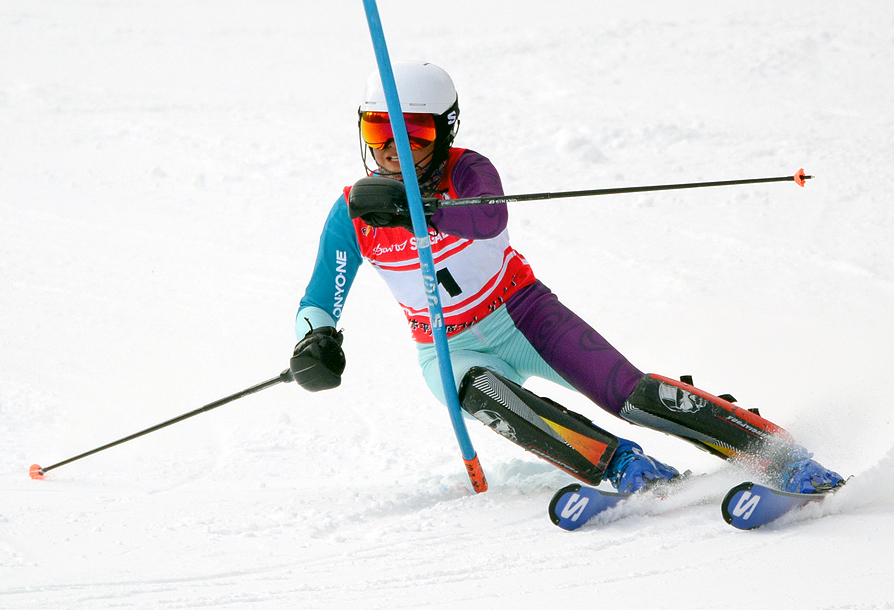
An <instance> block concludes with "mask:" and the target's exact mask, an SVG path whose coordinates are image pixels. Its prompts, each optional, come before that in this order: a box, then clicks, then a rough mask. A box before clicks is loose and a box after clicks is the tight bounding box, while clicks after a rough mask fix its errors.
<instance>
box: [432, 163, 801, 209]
mask: <svg viewBox="0 0 894 610" xmlns="http://www.w3.org/2000/svg"><path fill="white" fill-rule="evenodd" d="M811 178H813V176H808V175H806V174H805V173H804V169H803V168H802V169H799V170H798V171H797V172H795V175H794V176H778V177H775V178H747V179H744V180H720V181H715V182H687V183H683V184H658V185H655V186H622V187H619V188H608V189H592V190H584V191H563V192H558V193H530V194H527V195H501V196H495V197H467V198H462V199H444V200H442V201H439V202H438V207H442V208H452V207H460V206H466V205H486V204H497V203H515V202H518V201H539V200H542V199H562V198H565V197H594V196H596V195H620V194H623V193H645V192H649V191H672V190H676V189H694V188H703V187H708V186H733V185H736V184H758V183H761V182H790V181H794V182H795V184H797V185H798V186H801V187H803V186H804V182H805V180H810V179H811Z"/></svg>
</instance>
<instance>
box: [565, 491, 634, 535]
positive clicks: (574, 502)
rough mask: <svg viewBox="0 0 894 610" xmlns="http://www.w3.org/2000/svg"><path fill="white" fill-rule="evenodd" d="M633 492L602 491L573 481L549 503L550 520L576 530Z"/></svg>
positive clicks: (566, 528) (567, 528)
mask: <svg viewBox="0 0 894 610" xmlns="http://www.w3.org/2000/svg"><path fill="white" fill-rule="evenodd" d="M631 495H633V494H629V493H618V492H615V491H602V490H599V489H596V488H594V487H586V486H584V485H580V484H578V483H572V484H571V485H568V486H566V487H563V488H562V489H560V490H559V491H557V492H556V493H555V495H554V496H553V499H552V501H551V502H550V503H549V518H550V520H551V521H552V522H553V523H555V524H556V525H558V526H559V527H561V528H562V529H565V530H569V531H570V530H576V529H577V528H579V527H580V526H582V525H583V524H584V523H586V522H587V521H589V520H590V519H592V518H593V517H595V516H596V515H598V514H599V513H601V512H604V511H607V510H608V509H610V508H612V507H614V506H617V505H618V503H619V502H621V501H623V500H625V499H626V498H629V497H630V496H631Z"/></svg>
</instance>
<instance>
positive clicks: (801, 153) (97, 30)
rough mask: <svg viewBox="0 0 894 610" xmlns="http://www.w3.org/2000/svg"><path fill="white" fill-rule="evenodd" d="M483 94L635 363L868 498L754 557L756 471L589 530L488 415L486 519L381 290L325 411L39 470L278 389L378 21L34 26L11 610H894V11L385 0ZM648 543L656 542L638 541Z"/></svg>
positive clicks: (9, 187)
mask: <svg viewBox="0 0 894 610" xmlns="http://www.w3.org/2000/svg"><path fill="white" fill-rule="evenodd" d="M380 10H381V14H382V20H383V24H384V27H385V31H386V35H387V36H388V43H389V48H390V50H391V55H392V57H393V58H395V59H398V58H401V59H409V58H415V59H425V60H429V61H433V62H435V63H438V64H439V65H441V66H443V67H444V68H446V69H447V70H448V71H449V72H450V73H451V74H452V75H453V77H454V80H455V81H456V83H457V86H458V88H459V90H460V100H461V104H462V110H463V114H462V128H461V130H460V136H459V140H458V143H459V144H460V145H462V146H465V147H469V148H473V149H476V150H479V151H480V152H482V153H483V154H485V155H487V156H489V157H490V158H491V159H492V160H493V161H494V162H495V164H496V165H497V167H498V168H500V171H501V173H502V176H503V179H504V184H505V187H506V191H507V192H508V193H526V192H540V191H557V190H572V189H589V188H601V187H614V186H628V185H633V184H661V183H670V182H690V181H698V180H722V179H734V178H749V177H765V176H778V175H790V174H793V173H794V172H795V171H796V170H797V169H798V168H799V167H804V168H805V169H806V170H807V172H808V173H810V174H813V175H815V176H816V177H815V179H813V180H812V181H810V182H809V183H808V185H807V187H806V188H804V189H800V188H798V187H797V186H795V185H794V184H764V185H754V186H747V187H731V188H718V189H701V190H693V191H671V192H662V193H652V194H646V195H624V196H616V197H604V198H590V199H569V200H562V201H554V202H530V203H520V204H516V205H514V206H513V207H512V218H511V225H510V229H511V232H512V234H513V238H514V243H515V245H516V247H517V248H518V249H519V250H520V251H521V252H523V253H524V254H525V255H526V257H527V258H528V259H529V260H530V261H531V262H532V264H533V265H534V268H535V270H536V272H537V273H538V275H539V276H540V277H541V278H542V279H543V280H544V281H545V283H546V284H547V285H549V286H550V287H551V288H552V289H553V290H554V291H556V292H557V293H558V294H559V295H560V297H561V298H562V299H563V300H564V301H565V302H566V303H567V304H569V305H570V306H571V307H572V308H573V309H575V310H576V311H578V312H579V313H581V314H582V315H583V316H584V317H585V318H587V319H588V320H589V321H590V322H591V323H592V324H593V325H594V326H595V327H596V328H597V329H599V330H600V331H601V332H603V334H605V335H606V336H607V337H608V338H609V339H610V340H611V341H612V342H613V343H614V344H615V345H617V346H618V347H619V348H620V349H621V350H622V351H623V352H624V353H625V354H627V355H628V357H630V358H631V360H632V361H633V362H634V363H636V364H637V365H638V366H639V367H640V368H643V369H645V370H648V371H654V372H658V373H662V374H666V375H670V376H677V375H681V374H693V375H694V376H695V380H696V383H697V384H698V385H700V386H701V387H703V388H705V389H706V390H709V391H713V392H715V393H722V392H732V393H733V394H735V395H736V396H737V397H738V398H739V399H740V401H741V402H742V404H744V405H745V406H749V407H753V406H758V407H760V408H761V410H762V413H763V414H764V415H765V416H767V417H769V418H770V419H772V420H774V421H775V422H777V423H779V424H781V425H783V426H784V427H786V428H787V429H788V430H790V431H791V432H792V433H793V434H795V436H796V437H797V439H798V440H799V441H800V442H802V443H803V444H805V445H807V446H809V447H810V448H811V449H812V450H813V451H814V452H815V453H816V455H817V458H818V459H819V460H820V461H822V462H823V463H825V464H828V465H830V466H832V467H834V468H836V469H838V470H840V471H841V472H842V473H843V474H846V475H855V477H856V478H855V479H854V480H853V481H852V482H851V483H850V484H849V485H848V486H847V487H846V488H845V489H844V490H843V491H842V492H841V493H840V494H839V495H837V496H836V497H834V498H832V499H830V500H828V501H827V502H825V503H824V504H822V505H820V506H814V507H812V508H811V509H810V511H812V512H808V513H801V514H799V515H797V516H796V517H794V518H792V519H788V522H787V523H785V524H783V525H780V526H773V527H769V528H766V529H764V530H760V531H756V532H748V533H746V532H740V531H737V530H734V529H732V528H730V527H729V526H727V525H726V524H724V523H723V521H722V520H721V517H720V511H719V508H718V501H719V499H720V498H721V497H722V495H723V493H724V491H725V490H726V489H727V488H728V487H729V486H731V485H732V484H734V483H737V482H739V481H741V480H743V479H746V478H748V476H747V474H745V473H743V472H741V471H738V470H736V469H735V468H734V467H732V466H729V465H726V464H724V463H722V462H720V461H719V460H717V459H715V458H712V457H711V456H709V455H707V454H705V453H702V452H700V451H698V450H696V449H695V448H693V447H690V446H689V445H687V444H686V443H683V442H681V441H678V440H676V439H673V438H670V437H667V436H664V435H661V434H658V433H654V432H651V431H649V430H643V429H637V428H633V427H631V426H629V425H627V424H625V423H623V422H619V421H617V420H614V419H613V418H611V417H610V416H608V415H606V414H605V413H603V412H601V411H599V410H598V409H597V408H595V407H594V406H593V405H591V404H589V403H588V402H587V401H586V400H584V399H582V398H581V397H579V396H576V395H574V394H571V393H569V392H566V391H565V390H563V389H561V388H557V387H555V386H550V385H549V384H546V383H545V382H532V383H531V384H530V387H531V388H532V389H533V390H535V391H537V392H540V393H542V394H544V395H547V396H550V397H552V398H554V399H556V400H559V401H560V402H563V403H564V404H566V405H567V406H568V407H570V408H572V409H575V410H578V411H581V412H583V413H585V414H587V415H588V416H590V417H593V418H594V419H595V421H596V422H597V423H598V424H600V425H603V426H605V427H607V428H609V429H612V430H614V431H616V432H618V433H619V434H622V435H627V436H631V437H633V438H635V439H637V440H639V441H640V442H641V443H642V444H644V445H645V446H646V449H647V450H648V451H649V452H650V453H652V454H654V455H656V456H657V457H659V458H660V459H663V460H666V461H668V462H671V463H672V464H674V465H676V466H677V467H679V468H688V469H692V470H693V471H695V472H706V473H709V476H708V477H706V478H705V479H704V480H703V481H700V482H699V484H698V485H696V486H694V487H693V488H692V489H690V490H689V491H687V492H685V493H682V494H680V495H679V496H675V497H674V498H672V499H668V500H666V501H664V502H657V501H652V502H639V503H633V504H631V505H630V506H628V507H627V508H625V509H624V511H622V512H623V513H624V514H623V515H612V516H611V519H608V520H606V522H603V523H599V524H596V525H594V526H590V527H587V528H586V529H583V530H579V531H577V532H575V533H567V532H564V531H562V530H559V529H558V528H556V527H554V526H553V525H552V524H551V523H550V522H549V520H548V518H547V514H546V510H547V505H548V503H549V499H550V497H551V495H552V492H553V491H554V490H556V489H558V488H560V487H562V486H564V485H565V484H567V483H568V482H570V481H571V479H570V477H569V476H568V475H565V474H564V473H561V472H558V471H556V470H555V469H553V468H552V467H550V466H549V465H547V464H545V463H543V462H541V461H538V460H537V459H535V458H534V457H533V456H531V455H530V454H527V453H525V452H523V451H521V450H520V449H518V448H516V447H515V446H513V445H511V444H510V443H507V442H505V441H504V440H503V439H501V438H499V437H497V436H496V435H494V434H493V433H491V432H490V431H489V430H487V429H486V428H484V427H483V426H479V425H477V424H476V425H470V433H471V435H472V440H473V442H474V444H475V446H476V448H477V450H478V453H479V456H480V458H481V462H482V464H483V466H484V469H485V471H486V473H487V476H488V478H489V481H490V485H491V489H490V491H488V492H487V493H485V494H481V495H475V494H473V493H472V492H471V490H470V488H469V486H468V481H467V478H466V475H465V473H464V471H463V468H462V462H461V459H460V455H459V450H458V448H457V446H456V442H455V440H454V437H453V432H452V429H451V427H450V423H449V420H448V417H447V414H446V412H445V410H444V408H443V407H442V406H440V405H439V404H438V403H437V402H436V401H435V400H434V399H433V398H431V397H430V396H429V394H428V392H427V390H426V388H425V386H424V384H423V382H422V379H421V376H420V375H419V373H418V370H417V368H418V367H417V365H416V363H415V350H414V348H413V346H412V343H411V341H410V339H409V336H408V333H407V331H406V328H405V325H404V322H403V319H402V314H401V312H400V311H399V309H398V307H397V306H396V305H395V304H394V303H393V301H392V300H391V297H390V296H389V294H388V291H387V289H386V288H385V287H384V285H383V284H382V283H381V281H380V280H379V279H378V278H377V277H376V276H375V274H374V273H373V272H372V271H371V269H370V268H369V267H366V268H364V269H363V270H362V272H361V273H360V275H359V277H358V280H357V283H356V285H355V289H354V291H353V292H352V294H351V298H350V300H349V302H348V308H347V310H346V313H345V317H344V319H343V324H342V325H343V327H344V329H345V337H346V339H345V349H346V353H347V358H348V368H347V371H346V375H345V379H344V383H343V385H342V387H341V388H340V389H338V390H336V391H332V392H323V393H319V394H309V393H306V392H303V391H301V390H300V389H299V388H297V387H295V386H294V385H292V384H289V385H277V386H276V387H274V388H271V389H267V390H265V391H263V392H261V393H259V394H256V395H254V396H252V397H248V398H244V399H242V400H240V401H238V402H235V403H232V404H230V405H227V406H225V407H221V408H219V409H217V410H215V411H212V412H210V413H205V414H202V415H200V416H198V417H195V418H192V419H190V420H188V421H185V422H182V423H179V424H177V425H176V426H172V427H170V428H168V429H166V430H163V431H160V432H156V433H154V434H152V435H149V436H146V437H144V438H141V439H138V440H135V441H132V442H130V443H127V444H125V445H122V446H119V447H116V448H114V449H110V450H108V451H106V452H103V453H100V454H97V455H94V456H91V457H89V458H85V459H83V460H80V461H78V462H75V463H72V464H69V465H67V466H64V467H61V468H59V469H58V470H54V471H52V472H51V473H49V475H48V478H47V480H45V481H33V480H31V479H29V478H28V476H27V471H28V467H29V466H30V465H31V464H32V463H35V462H37V463H40V464H42V465H44V466H48V465H50V464H52V463H55V462H58V461H61V460H63V459H65V458H68V457H71V456H73V455H77V454H79V453H81V452H83V451H86V450H88V449H91V448H93V447H96V446H99V445H102V444H104V443H106V442H109V441H112V440H115V439H117V438H120V437H123V436H126V435H128V434H130V433H132V432H136V431H138V430H142V429H143V428H146V427H149V426H151V425H154V424H156V423H158V422H161V421H164V420H167V419H169V418H171V417H174V416H177V415H179V414H181V413H185V412H187V411H190V410H193V409H195V408H197V407H200V406H201V405H204V404H206V403H209V402H211V401H213V400H216V399H217V398H220V397H223V396H226V395H229V394H231V393H233V392H237V391H239V390H241V389H243V388H246V387H249V386H252V385H254V384H256V383H259V382H261V381H264V380H267V379H270V378H273V377H275V376H276V375H278V374H279V372H280V371H281V370H283V369H284V368H285V367H286V366H287V360H288V356H289V355H290V353H291V348H292V346H293V345H294V341H295V338H294V335H293V330H292V324H293V317H294V313H295V310H296V308H297V303H298V299H299V298H300V296H301V294H302V293H303V289H304V285H305V283H306V281H307V279H308V275H309V273H310V270H311V266H312V263H313V260H314V255H315V251H316V243H317V240H318V235H319V229H320V225H321V223H322V221H323V219H324V218H325V216H326V214H327V212H328V209H329V207H330V204H331V202H332V201H333V200H334V198H335V197H336V196H337V194H338V192H339V189H341V187H342V186H343V185H346V184H351V183H352V182H354V180H356V179H357V178H358V177H360V176H361V175H362V171H361V165H360V161H359V154H358V145H357V136H356V119H355V110H356V107H357V104H358V101H359V96H360V94H361V91H362V87H363V83H364V82H365V79H366V76H367V75H368V74H369V73H370V72H371V71H372V70H373V69H374V67H375V62H374V56H373V52H372V45H371V43H370V39H369V33H368V30H367V28H366V21H365V16H364V13H363V8H362V3H361V2H359V1H356V0H355V1H351V2H348V1H346V0H327V1H326V2H314V3H311V2H287V1H284V0H260V1H258V2H249V3H246V2H234V1H232V0H215V1H213V2H212V1H209V0H176V1H174V0H121V1H118V2H107V1H101V0H58V1H52V2H33V1H27V0H5V1H4V2H3V3H2V4H0V286H2V288H0V438H2V441H0V442H2V451H0V489H2V492H0V607H2V608H4V609H6V608H9V609H16V610H26V609H35V608H40V609H48V608H66V609H69V610H77V609H91V610H93V609H96V608H153V609H155V608H164V609H169V608H207V607H211V608H264V609H267V608H271V609H280V608H290V609H291V608H352V609H354V608H363V609H373V608H389V609H396V608H439V609H440V608H444V609H447V608H450V609H453V608H487V609H504V608H507V609H508V608H511V609H516V608H544V607H553V606H558V607H563V608H588V609H589V608H618V609H621V608H651V609H655V608H688V609H697V608H711V609H716V608H757V607H760V608H764V609H783V608H785V609H792V608H828V609H831V608H835V609H843V608H848V609H868V608H873V609H880V608H888V609H890V608H894V586H892V584H891V583H892V582H894V528H892V527H891V525H892V516H894V483H892V477H891V476H890V471H891V468H892V467H894V453H892V436H894V435H892V430H894V422H892V415H891V405H890V385H891V383H892V381H894V378H892V373H891V369H892V365H894V341H892V339H894V323H892V312H894V307H892V305H894V270H892V260H894V245H892V235H894V206H892V205H891V195H890V193H891V192H892V186H894V184H892V183H894V173H892V172H891V167H892V166H894V140H892V133H894V128H892V127H894V125H892V122H894V119H892V117H894V96H892V85H891V75H892V74H894V53H892V51H894V34H892V32H894V3H891V2H870V1H866V0H853V1H851V2H811V3H807V2H793V1H780V0H773V1H772V2H770V1H765V0H752V1H751V2H746V3H739V2H735V3H734V2H719V3H718V2H697V1H693V2H686V3H668V2H659V1H657V0H644V1H642V2H635V3H618V2H600V1H591V2H574V1H572V0H552V1H550V2H531V1H527V0H522V1H515V2H506V1H502V0H496V1H493V2H487V3H482V2H480V1H478V0H474V1H473V0H454V1H453V2H450V3H433V2H421V1H409V0H382V6H381V7H380ZM621 517H623V518H621Z"/></svg>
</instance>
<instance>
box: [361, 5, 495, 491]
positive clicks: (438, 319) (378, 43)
mask: <svg viewBox="0 0 894 610" xmlns="http://www.w3.org/2000/svg"><path fill="white" fill-rule="evenodd" d="M363 4H364V8H365V10H366V20H367V23H368V24H369V33H370V36H371V38H372V43H373V50H374V51H375V55H376V63H377V64H378V66H379V75H380V76H381V79H382V87H383V89H384V90H385V103H386V104H387V106H388V116H389V117H390V121H391V130H392V133H393V134H394V143H395V145H396V146H397V158H398V160H399V161H400V165H401V166H402V167H407V166H409V167H413V166H414V164H413V153H412V151H411V150H410V138H409V136H408V135H407V126H406V124H405V123H404V118H403V113H402V112H401V110H400V108H401V106H400V99H399V97H398V92H397V84H396V83H395V81H394V70H393V69H392V66H391V59H390V57H389V55H388V47H387V45H386V43H385V32H384V29H383V28H382V21H381V18H380V17H379V9H378V6H377V5H376V0H363ZM403 177H404V185H405V187H406V193H407V201H408V205H409V211H410V220H411V222H412V225H413V234H414V235H415V236H416V244H417V254H418V255H419V267H420V269H421V271H422V279H423V283H424V288H425V295H426V297H427V300H428V315H429V319H430V320H431V330H432V340H433V341H434V344H435V352H436V354H437V358H438V369H439V372H440V374H441V385H442V387H443V388H444V396H445V401H446V403H447V412H448V414H449V415H450V422H451V424H452V425H453V432H454V434H455V435H456V440H457V443H458V444H459V447H460V452H461V453H462V457H463V461H464V462H465V466H466V472H467V473H468V475H469V481H470V482H471V484H472V489H473V490H474V491H475V492H476V493H481V492H484V491H486V490H487V479H485V477H484V472H483V471H482V470H481V463H480V462H479V460H478V454H477V453H476V452H475V447H473V446H472V440H471V439H470V438H469V432H468V430H467V429H466V423H465V420H463V416H462V410H461V407H460V404H459V395H458V393H457V390H456V382H455V380H454V378H453V365H452V363H451V361H450V347H449V346H448V345H447V329H446V327H445V326H444V314H443V308H442V307H441V299H440V295H439V293H438V279H437V274H436V273H435V262H434V256H433V255H432V250H431V238H430V237H429V235H428V226H427V223H426V221H425V213H424V212H423V208H422V195H421V194H420V191H419V183H418V181H417V178H416V172H415V171H409V172H403Z"/></svg>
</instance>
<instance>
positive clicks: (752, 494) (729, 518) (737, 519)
mask: <svg viewBox="0 0 894 610" xmlns="http://www.w3.org/2000/svg"><path fill="white" fill-rule="evenodd" d="M827 495H828V494H825V493H818V494H796V493H789V492H787V491H779V490H778V489H773V488H772V487H767V486H765V485H760V484H758V483H742V484H740V485H736V486H735V487H733V488H732V489H730V490H729V492H728V493H727V494H726V497H725V498H724V499H723V504H721V506H720V510H721V512H722V513H723V519H724V521H726V522H727V523H729V524H730V525H732V526H733V527H735V528H738V529H740V530H752V529H754V528H756V527H761V526H762V525H767V524H768V523H772V522H773V521H775V520H776V519H779V518H780V517H782V516H783V515H785V514H787V513H790V512H791V511H793V510H795V509H797V508H801V507H802V506H805V505H807V504H810V503H811V502H820V501H822V500H823V498H825V497H826V496H827Z"/></svg>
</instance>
